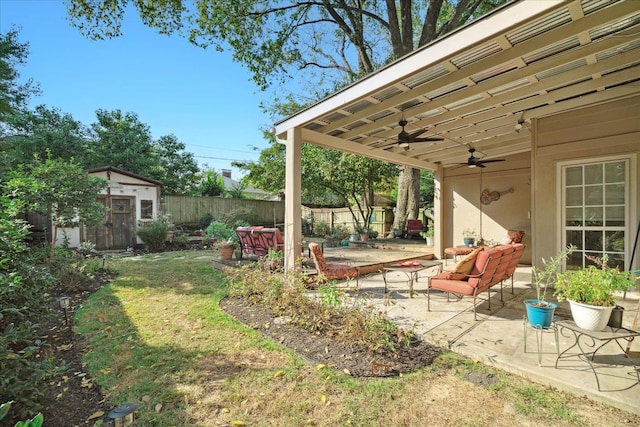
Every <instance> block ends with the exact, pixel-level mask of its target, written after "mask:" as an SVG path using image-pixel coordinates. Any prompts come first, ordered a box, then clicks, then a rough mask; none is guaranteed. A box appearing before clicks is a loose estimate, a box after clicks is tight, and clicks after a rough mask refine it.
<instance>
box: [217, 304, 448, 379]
mask: <svg viewBox="0 0 640 427" xmlns="http://www.w3.org/2000/svg"><path fill="white" fill-rule="evenodd" d="M220 308H221V309H222V310H223V311H225V312H226V313H228V314H229V315H231V316H232V317H234V318H235V319H236V320H238V321H240V322H242V323H244V324H245V325H247V326H249V327H251V328H254V329H256V330H259V331H260V332H261V333H262V334H263V335H264V336H266V337H269V338H271V339H273V340H274V341H275V342H277V343H280V344H281V345H282V346H285V347H287V348H288V349H290V350H292V351H293V352H295V353H296V354H297V355H299V356H300V357H302V358H304V359H306V360H307V361H309V362H310V363H313V364H320V363H322V364H325V365H327V366H329V367H331V368H333V369H336V370H338V371H342V372H346V371H348V372H349V374H350V375H351V376H354V377H387V376H396V375H399V374H402V373H407V372H411V371H414V370H416V369H418V368H420V367H423V366H426V365H429V364H431V362H432V361H433V359H434V358H435V357H436V356H437V355H438V354H439V353H440V350H439V348H438V347H435V346H433V345H431V344H428V343H426V342H424V341H422V340H420V339H418V338H417V337H415V336H413V337H411V339H410V342H409V345H408V346H405V345H403V344H402V343H398V342H394V347H395V348H396V349H395V350H391V349H390V348H389V347H382V348H379V349H376V350H371V349H369V348H367V347H366V346H362V345H353V344H351V343H346V342H341V341H337V340H335V339H333V338H331V337H327V336H324V335H321V334H319V333H314V332H311V331H309V330H307V329H304V328H302V327H300V326H297V325H295V324H294V323H291V322H287V319H286V318H278V317H277V316H274V315H273V313H271V311H269V310H268V309H267V308H265V307H262V306H260V305H252V304H249V303H247V302H246V301H244V300H242V299H238V298H225V299H224V300H222V301H221V302H220ZM394 338H395V337H394ZM345 370H346V371H345Z"/></svg>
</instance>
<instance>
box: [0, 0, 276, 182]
mask: <svg viewBox="0 0 640 427" xmlns="http://www.w3.org/2000/svg"><path fill="white" fill-rule="evenodd" d="M66 16H67V15H66V10H65V6H64V4H63V2H62V0H0V32H2V33H6V32H7V31H9V30H10V29H11V26H12V25H15V26H17V27H21V30H20V41H21V42H28V43H29V57H28V59H27V65H26V66H24V67H21V68H20V70H19V71H20V74H21V79H26V78H33V79H34V80H35V81H36V82H38V83H39V84H40V88H41V91H42V95H41V96H38V97H35V98H34V99H33V100H32V101H31V105H32V106H35V105H39V104H45V105H47V106H48V107H56V108H58V109H60V110H61V111H63V112H65V113H70V114H71V115H72V116H73V117H74V118H75V119H76V120H78V121H80V122H82V123H84V124H85V125H89V124H91V123H93V122H95V121H96V116H95V111H96V110H98V109H105V110H115V109H120V110H122V111H123V112H133V113H136V114H137V115H138V118H139V119H140V121H141V122H142V123H145V124H147V125H148V126H149V128H150V130H151V133H152V135H153V137H154V138H158V137H160V136H162V135H168V134H174V135H176V136H177V137H178V139H179V140H180V141H181V142H183V143H184V144H186V151H189V152H191V153H193V154H194V155H195V156H197V157H196V160H197V161H198V163H200V164H201V165H204V164H207V165H208V166H210V167H213V168H214V169H216V170H218V171H220V170H221V169H232V170H233V177H234V178H238V177H239V176H240V173H241V172H240V171H238V170H237V169H234V168H232V167H231V160H232V159H233V160H257V158H258V155H259V151H254V150H253V149H252V147H259V148H260V149H262V148H265V147H266V146H267V142H266V141H265V140H264V139H263V138H262V131H261V129H268V128H270V127H271V124H272V123H271V122H272V120H271V118H270V117H268V116H267V115H265V114H263V113H262V112H261V110H260V108H259V104H260V101H261V100H262V99H264V97H265V96H266V95H265V94H263V93H260V92H259V91H258V89H257V87H256V86H255V85H254V84H253V82H251V81H250V80H249V79H250V75H249V72H248V71H247V70H245V69H244V68H243V67H242V66H241V65H240V64H237V63H234V62H233V61H232V60H231V52H217V51H215V50H214V49H209V50H204V49H201V48H197V47H195V46H192V45H190V44H189V43H188V41H187V40H185V39H183V38H180V37H177V36H176V37H171V38H169V37H167V36H164V35H160V34H157V33H155V32H154V31H153V30H152V29H150V28H147V27H145V26H144V25H143V24H142V23H141V22H140V20H139V18H138V16H137V15H134V14H130V15H129V16H127V17H126V18H125V24H124V26H123V34H124V35H123V36H122V37H119V38H117V39H111V40H103V41H91V40H89V39H87V38H84V37H83V36H82V35H81V34H80V32H79V31H78V30H77V29H75V28H74V27H71V25H70V24H69V22H68V21H67V19H66Z"/></svg>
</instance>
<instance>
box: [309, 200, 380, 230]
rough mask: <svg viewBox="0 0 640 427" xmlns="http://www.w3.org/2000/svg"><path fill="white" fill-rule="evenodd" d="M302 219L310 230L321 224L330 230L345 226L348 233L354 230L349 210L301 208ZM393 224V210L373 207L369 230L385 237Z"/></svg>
mask: <svg viewBox="0 0 640 427" xmlns="http://www.w3.org/2000/svg"><path fill="white" fill-rule="evenodd" d="M302 218H304V219H305V220H306V221H307V222H309V223H310V226H311V227H312V228H317V227H318V226H319V224H321V223H323V224H325V225H327V226H328V227H329V228H330V229H333V228H334V227H336V226H345V227H347V229H348V230H349V231H352V230H354V227H355V223H354V221H353V217H352V216H351V212H350V211H349V208H308V207H306V206H303V207H302ZM392 224H393V210H392V208H386V207H374V208H373V217H372V221H371V229H372V230H373V231H377V232H378V234H379V235H380V236H381V237H382V236H386V235H387V234H389V233H390V232H391V226H392Z"/></svg>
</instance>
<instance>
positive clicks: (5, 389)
mask: <svg viewBox="0 0 640 427" xmlns="http://www.w3.org/2000/svg"><path fill="white" fill-rule="evenodd" d="M28 233H29V231H28V227H27V225H26V224H25V223H24V221H21V220H19V219H17V218H16V209H15V206H14V205H13V204H12V203H10V202H9V201H8V200H7V198H5V197H0V301H1V302H2V303H1V304H0V361H1V363H0V402H8V401H11V400H13V401H14V402H15V404H16V405H15V406H16V407H15V411H14V412H13V413H14V414H15V415H16V416H18V417H22V418H24V417H26V416H28V414H32V413H34V412H37V411H38V410H39V409H40V401H41V398H42V397H43V396H42V391H41V390H42V383H43V382H44V381H46V380H47V378H48V377H49V375H51V374H53V373H54V366H53V365H51V364H50V363H49V362H48V360H46V359H45V358H44V357H43V355H42V352H41V350H42V347H43V346H44V344H45V343H44V342H43V341H42V340H41V338H40V334H39V333H38V324H37V323H36V322H37V321H40V320H42V319H46V317H47V316H48V315H49V314H50V313H49V298H48V295H47V290H48V289H49V288H50V287H51V286H52V285H53V278H52V277H51V276H50V275H49V274H48V272H47V271H46V269H44V268H42V267H39V266H37V265H35V263H34V259H35V258H33V257H31V256H30V254H29V252H28V250H27V247H26V245H25V243H24V239H25V237H26V236H27V235H28Z"/></svg>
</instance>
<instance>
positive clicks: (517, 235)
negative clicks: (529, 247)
mask: <svg viewBox="0 0 640 427" xmlns="http://www.w3.org/2000/svg"><path fill="white" fill-rule="evenodd" d="M507 236H509V239H510V240H511V242H510V243H522V238H523V237H524V231H523V230H509V231H507Z"/></svg>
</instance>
